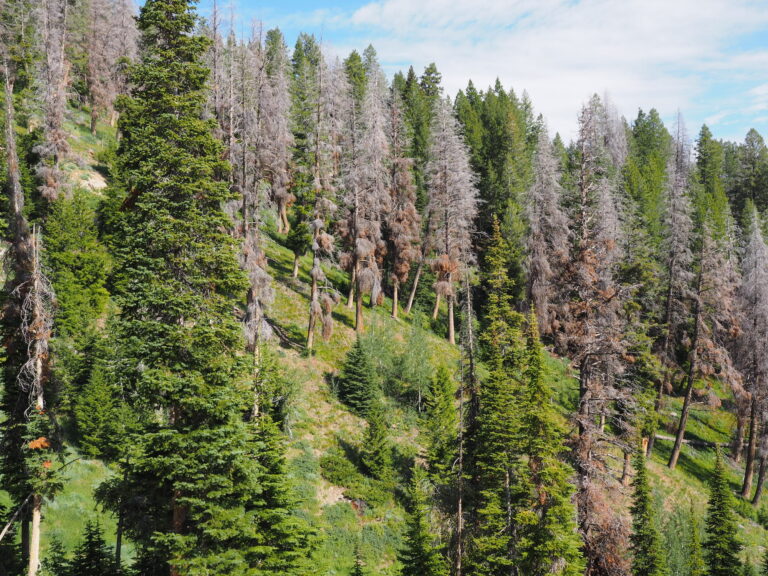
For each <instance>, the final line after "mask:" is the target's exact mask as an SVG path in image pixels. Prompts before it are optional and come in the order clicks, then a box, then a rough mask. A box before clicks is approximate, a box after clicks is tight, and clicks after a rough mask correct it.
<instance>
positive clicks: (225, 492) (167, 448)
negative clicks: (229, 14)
mask: <svg viewBox="0 0 768 576" xmlns="http://www.w3.org/2000/svg"><path fill="white" fill-rule="evenodd" d="M195 25H196V16H195V14H194V12H193V10H192V8H191V6H190V4H189V3H188V2H186V1H185V0H149V1H148V2H146V3H145V4H144V6H143V7H142V10H141V14H140V16H139V19H138V26H139V29H140V31H141V33H142V43H141V61H140V62H139V63H138V64H137V65H136V66H135V67H133V68H132V70H131V74H130V81H131V86H132V89H131V95H130V97H128V98H124V99H122V100H121V101H120V103H119V109H120V111H121V114H122V116H121V118H120V130H121V134H122V138H121V141H120V147H119V149H118V154H117V169H118V179H119V183H120V185H121V186H122V188H123V189H124V190H125V191H126V197H125V199H124V201H123V204H122V212H121V213H120V215H119V216H118V218H117V221H118V231H119V234H116V236H115V240H114V251H115V254H116V257H117V262H118V266H117V268H116V270H117V273H116V275H115V287H116V294H117V296H116V299H117V302H118V304H119V306H120V314H119V317H118V319H117V322H116V327H115V335H116V339H117V346H118V355H119V358H118V362H119V368H120V369H119V372H120V377H121V379H122V384H123V386H124V389H126V390H129V391H130V393H129V394H128V396H129V397H131V398H133V400H132V407H133V409H134V410H135V411H137V412H138V413H139V414H140V415H141V417H142V420H143V425H142V427H141V428H140V430H139V432H137V433H136V434H134V435H133V436H132V437H131V438H130V439H127V440H126V443H125V446H124V454H123V457H121V460H122V461H123V462H124V470H123V481H122V483H121V486H120V490H122V491H123V493H124V494H125V495H126V496H127V498H128V499H129V501H133V502H141V503H142V504H141V508H142V513H141V514H137V513H132V514H126V516H125V525H126V530H127V532H128V533H129V534H130V535H131V536H132V538H133V539H134V540H135V541H136V543H137V547H138V550H139V552H138V556H139V558H138V564H139V566H140V567H144V569H146V571H147V573H148V574H170V575H171V576H176V575H180V574H189V575H192V574H204V573H222V574H223V573H227V574H245V573H251V571H252V570H253V569H256V568H257V566H259V565H262V564H264V563H265V562H266V561H267V560H269V559H270V557H271V556H272V555H273V554H276V553H277V551H276V550H275V548H274V547H270V546H265V545H264V538H265V535H264V534H263V531H262V529H261V528H262V526H260V518H261V517H262V515H263V513H264V510H263V506H264V501H263V495H262V492H263V486H262V484H263V482H265V481H266V475H267V474H268V470H267V467H266V466H265V464H264V463H263V462H262V461H260V459H259V455H260V446H261V445H262V443H261V441H260V440H259V438H258V433H257V432H258V430H257V425H256V423H254V422H253V421H248V420H247V419H246V415H247V414H248V413H250V409H251V405H252V395H253V391H252V389H251V386H250V385H249V383H248V381H247V378H246V376H247V374H248V371H247V369H246V364H245V362H244V361H243V360H242V355H241V354H240V351H241V350H242V349H243V345H244V342H243V339H242V332H241V328H240V326H239V325H238V323H237V321H236V319H235V317H234V315H233V314H232V310H233V307H234V306H236V304H237V303H238V300H239V299H240V297H241V296H242V295H244V294H245V291H246V288H247V281H246V278H245V276H244V274H243V273H242V271H241V270H240V268H239V266H238V261H237V253H236V246H235V242H234V240H233V239H232V237H231V236H230V235H229V234H228V232H227V231H228V230H229V229H230V227H231V223H230V222H229V220H228V219H227V217H226V215H225V214H224V212H223V209H222V205H223V203H224V202H225V201H227V200H229V199H230V198H231V197H232V195H231V193H230V191H229V189H228V185H227V183H226V181H225V180H224V177H225V176H226V173H227V170H228V165H227V163H226V162H224V161H223V160H221V157H222V146H221V144H220V143H219V142H218V141H217V140H215V139H214V137H213V135H212V128H213V121H206V120H203V119H202V114H203V109H204V105H205V100H206V92H205V85H206V80H207V77H208V72H207V70H206V68H205V67H204V65H203V63H202V58H203V55H204V52H205V50H206V47H207V44H208V41H207V40H206V39H205V38H203V37H201V36H198V35H195V33H194V30H195Z"/></svg>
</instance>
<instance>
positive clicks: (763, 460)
mask: <svg viewBox="0 0 768 576" xmlns="http://www.w3.org/2000/svg"><path fill="white" fill-rule="evenodd" d="M766 460H767V459H766V457H765V456H761V457H760V469H759V471H758V473H757V488H756V489H755V495H754V496H753V498H752V504H753V505H754V506H757V505H758V504H759V503H760V497H761V496H762V495H763V484H765V468H766Z"/></svg>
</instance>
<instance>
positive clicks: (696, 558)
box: [686, 506, 706, 576]
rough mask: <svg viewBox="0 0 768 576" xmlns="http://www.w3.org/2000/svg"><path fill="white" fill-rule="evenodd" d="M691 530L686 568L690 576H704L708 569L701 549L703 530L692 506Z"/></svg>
mask: <svg viewBox="0 0 768 576" xmlns="http://www.w3.org/2000/svg"><path fill="white" fill-rule="evenodd" d="M690 519H691V524H690V529H689V538H690V539H689V540H688V561H687V563H686V567H687V568H688V574H689V576H704V574H705V572H706V568H705V565H704V557H703V556H702V549H701V530H700V524H699V520H698V518H697V516H696V512H695V511H694V510H693V506H691V513H690Z"/></svg>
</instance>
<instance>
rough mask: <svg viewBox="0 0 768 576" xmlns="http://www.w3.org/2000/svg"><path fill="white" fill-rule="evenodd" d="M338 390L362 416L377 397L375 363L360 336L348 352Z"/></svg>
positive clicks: (343, 400)
mask: <svg viewBox="0 0 768 576" xmlns="http://www.w3.org/2000/svg"><path fill="white" fill-rule="evenodd" d="M338 391H339V398H340V399H341V401H342V402H344V403H345V404H347V405H348V406H349V407H351V408H352V409H353V410H354V411H355V412H357V413H358V414H360V415H361V416H365V415H366V414H368V411H369V410H370V409H371V407H372V404H373V402H374V400H375V398H376V384H375V381H374V368H373V363H372V362H371V358H370V355H369V352H368V350H367V349H366V348H365V346H364V345H363V342H362V340H361V339H360V338H359V337H358V338H357V339H356V340H355V343H354V344H353V345H352V348H351V349H350V350H349V352H348V353H347V358H346V360H345V361H344V368H343V369H342V372H341V375H340V376H339V380H338Z"/></svg>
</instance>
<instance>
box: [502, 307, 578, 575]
mask: <svg viewBox="0 0 768 576" xmlns="http://www.w3.org/2000/svg"><path fill="white" fill-rule="evenodd" d="M526 332H527V333H526V351H525V360H524V361H525V370H524V372H523V383H522V390H521V395H520V403H519V418H520V426H521V431H522V437H521V445H520V451H521V453H522V455H523V458H524V460H525V461H526V462H527V467H528V469H527V470H524V474H525V475H526V476H527V477H528V486H529V487H530V492H529V493H528V495H527V497H526V498H525V500H524V501H523V503H522V506H521V511H520V512H519V513H518V515H517V518H516V520H517V522H518V523H519V528H518V532H519V536H518V537H519V538H520V546H519V548H520V566H519V571H520V573H521V574H529V575H531V576H545V575H547V574H558V575H560V576H578V575H580V574H582V573H583V572H584V560H583V558H582V555H581V550H580V548H581V539H580V538H579V534H578V532H577V529H576V509H575V507H574V505H573V503H572V502H571V496H572V494H573V492H574V487H573V486H572V485H571V484H570V483H569V478H570V477H571V476H572V475H573V470H572V469H571V468H570V466H568V465H567V464H565V463H564V462H562V461H561V460H560V457H561V454H562V453H563V452H564V451H565V446H564V443H563V439H564V436H565V431H564V430H563V428H562V425H561V424H560V423H559V421H558V415H557V413H556V408H555V405H554V404H553V402H552V390H551V389H550V388H549V386H548V385H547V383H546V381H545V378H544V377H545V374H544V365H543V362H544V356H543V355H544V352H543V349H542V345H541V341H540V339H539V331H538V327H537V318H536V312H535V310H534V311H532V312H531V314H530V316H529V318H528V326H527V330H526Z"/></svg>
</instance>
